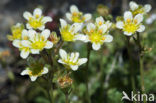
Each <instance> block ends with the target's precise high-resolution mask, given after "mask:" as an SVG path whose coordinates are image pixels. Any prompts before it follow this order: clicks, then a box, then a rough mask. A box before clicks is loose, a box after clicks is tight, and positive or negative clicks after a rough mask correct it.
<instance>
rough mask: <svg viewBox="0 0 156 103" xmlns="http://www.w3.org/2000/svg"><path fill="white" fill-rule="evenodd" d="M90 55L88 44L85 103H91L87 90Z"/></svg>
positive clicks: (88, 45)
mask: <svg viewBox="0 0 156 103" xmlns="http://www.w3.org/2000/svg"><path fill="white" fill-rule="evenodd" d="M90 53H91V46H90V44H89V43H88V44H87V59H88V61H87V64H86V72H85V74H86V88H87V92H86V97H87V103H91V100H90V95H89V88H88V69H89V61H90Z"/></svg>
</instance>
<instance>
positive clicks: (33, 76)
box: [21, 67, 48, 81]
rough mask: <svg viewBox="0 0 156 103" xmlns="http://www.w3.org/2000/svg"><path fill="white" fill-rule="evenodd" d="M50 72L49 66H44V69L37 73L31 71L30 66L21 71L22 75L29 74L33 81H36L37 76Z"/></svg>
mask: <svg viewBox="0 0 156 103" xmlns="http://www.w3.org/2000/svg"><path fill="white" fill-rule="evenodd" d="M47 73H48V68H47V67H44V68H43V69H42V70H40V71H39V72H37V73H34V72H33V71H31V69H30V68H26V69H25V70H23V71H22V72H21V75H29V77H30V79H31V81H35V80H36V79H37V77H39V76H41V75H43V74H47Z"/></svg>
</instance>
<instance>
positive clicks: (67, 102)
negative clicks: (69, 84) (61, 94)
mask: <svg viewBox="0 0 156 103" xmlns="http://www.w3.org/2000/svg"><path fill="white" fill-rule="evenodd" d="M65 96H66V103H69V98H68V94H66V95H65Z"/></svg>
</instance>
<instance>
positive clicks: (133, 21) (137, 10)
mask: <svg viewBox="0 0 156 103" xmlns="http://www.w3.org/2000/svg"><path fill="white" fill-rule="evenodd" d="M129 5H130V11H126V12H125V13H124V18H123V20H119V21H117V23H116V27H117V28H119V29H122V31H123V32H124V34H125V35H127V36H131V35H132V34H135V33H136V32H143V31H144V30H145V26H144V25H142V21H143V19H144V17H143V16H144V15H145V14H146V13H148V12H149V11H150V10H151V5H149V4H146V5H145V6H142V5H138V4H136V3H135V2H134V1H131V2H130V3H129Z"/></svg>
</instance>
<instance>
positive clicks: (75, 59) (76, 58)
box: [73, 52, 80, 63]
mask: <svg viewBox="0 0 156 103" xmlns="http://www.w3.org/2000/svg"><path fill="white" fill-rule="evenodd" d="M79 55H80V54H79V53H78V52H76V53H75V56H74V59H73V62H74V63H75V62H77V60H78V58H79Z"/></svg>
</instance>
